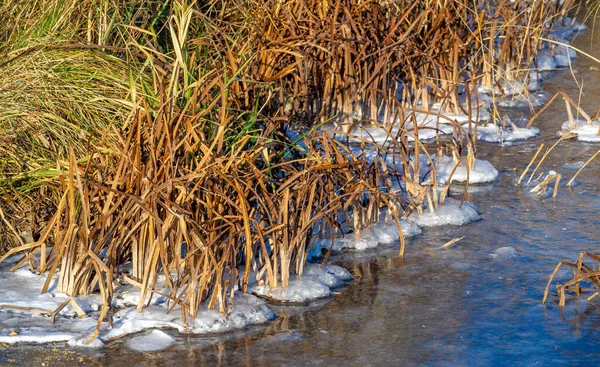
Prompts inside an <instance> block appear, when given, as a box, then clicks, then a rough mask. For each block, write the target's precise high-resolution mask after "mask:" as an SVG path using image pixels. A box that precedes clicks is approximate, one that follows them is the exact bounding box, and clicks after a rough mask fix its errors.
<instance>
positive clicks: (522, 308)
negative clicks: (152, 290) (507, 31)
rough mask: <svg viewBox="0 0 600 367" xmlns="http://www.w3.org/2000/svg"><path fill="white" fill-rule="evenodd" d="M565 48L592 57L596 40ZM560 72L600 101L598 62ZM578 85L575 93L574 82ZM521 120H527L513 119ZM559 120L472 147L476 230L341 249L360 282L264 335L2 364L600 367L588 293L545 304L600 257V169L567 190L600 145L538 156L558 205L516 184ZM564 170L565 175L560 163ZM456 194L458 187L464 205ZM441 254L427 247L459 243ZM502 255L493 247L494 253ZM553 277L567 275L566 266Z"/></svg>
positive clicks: (555, 114) (594, 167)
mask: <svg viewBox="0 0 600 367" xmlns="http://www.w3.org/2000/svg"><path fill="white" fill-rule="evenodd" d="M573 45H574V46H575V47H578V48H581V49H583V50H586V52H589V53H590V54H591V55H593V56H595V57H597V58H600V40H599V39H595V38H594V37H593V32H592V30H591V27H590V31H588V32H587V33H586V34H584V35H581V36H579V37H577V38H576V39H575V40H574V41H573ZM573 70H574V74H571V73H570V71H568V70H563V71H557V72H552V73H550V74H548V75H545V80H544V83H543V88H544V90H546V91H547V92H549V93H550V94H551V95H553V94H554V93H556V92H558V91H564V92H567V93H568V94H569V95H570V96H571V97H572V98H573V99H574V100H575V101H580V104H581V106H582V107H583V109H585V110H586V111H588V112H589V113H594V112H596V110H597V109H598V107H599V105H600V103H599V102H600V63H597V62H595V61H593V60H590V59H588V58H586V57H585V56H583V55H579V57H578V58H577V60H576V61H574V63H573ZM582 84H583V91H584V93H583V94H580V89H579V86H580V85H582ZM511 114H516V115H518V114H523V115H527V114H528V111H511ZM566 119H567V114H566V111H565V107H564V103H563V102H562V100H558V101H557V102H556V103H555V104H554V105H553V106H552V107H551V108H549V109H548V110H547V112H546V113H544V114H543V115H542V116H541V117H540V118H539V119H538V120H537V122H536V124H535V125H536V126H537V127H539V128H540V130H541V132H542V135H541V136H540V137H538V138H536V139H534V140H530V141H526V142H520V143H515V144H513V145H509V146H504V147H500V146H498V145H496V144H486V143H479V145H478V158H482V159H486V160H489V161H490V162H491V163H492V164H493V165H494V166H495V167H496V168H497V169H498V171H499V172H500V176H499V179H498V180H497V181H496V182H495V183H493V184H490V185H484V186H477V187H473V188H472V189H471V192H470V193H469V197H468V199H469V200H471V201H472V202H474V203H475V204H476V206H477V207H478V209H479V210H480V211H481V213H482V218H483V220H481V221H479V222H476V223H472V224H469V225H466V226H464V227H441V228H435V229H424V230H423V234H422V235H420V236H418V237H416V238H414V239H410V240H407V249H406V253H407V255H406V256H405V257H404V259H399V258H398V256H397V255H398V247H397V246H395V247H390V248H383V249H381V248H380V249H378V250H376V251H368V252H360V253H357V252H348V253H344V254H341V255H339V256H336V257H333V258H332V262H333V263H335V264H339V265H342V266H344V267H346V268H347V269H349V270H350V271H351V273H352V274H353V275H354V276H355V278H356V280H355V281H354V282H352V283H351V284H350V285H349V286H348V287H346V288H343V289H340V290H338V291H337V292H336V295H335V296H334V297H333V298H331V299H329V300H326V301H322V302H319V303H317V304H314V305H311V306H308V307H278V308H276V312H277V313H278V318H277V319H276V320H274V321H273V322H272V323H270V324H268V325H264V326H257V327H252V328H250V329H248V330H244V331H239V332H234V333H228V334H222V335H210V336H181V335H179V334H177V333H171V335H173V336H174V337H175V338H176V340H177V342H176V343H175V344H174V345H173V346H172V347H170V348H169V349H167V350H164V351H161V352H153V353H143V352H136V351H131V350H129V349H127V348H126V347H125V345H124V343H122V342H120V343H113V344H111V345H108V346H107V347H106V348H105V349H103V350H79V349H72V348H67V347H62V346H59V347H56V348H55V347H52V346H50V347H49V346H45V347H39V346H21V347H17V348H15V347H10V348H4V347H2V346H0V365H23V366H26V365H41V364H42V363H45V365H48V366H54V365H63V366H68V365H82V364H85V365H115V366H194V365H210V366H280V365H289V366H304V365H307V366H346V365H349V366H365V365H367V366H403V365H435V366H459V365H469V366H473V365H523V366H531V365H540V366H548V365H584V364H585V365H594V364H598V363H600V314H599V312H600V310H599V308H600V301H598V300H596V301H591V302H588V301H586V300H585V296H583V297H581V299H577V298H576V297H574V296H569V297H568V298H567V305H566V307H564V309H561V308H560V307H558V305H557V299H556V296H555V294H556V292H555V291H554V287H552V288H551V296H550V299H549V302H547V303H546V304H545V305H542V303H541V300H542V296H543V292H544V288H545V286H546V282H547V280H548V276H549V275H550V273H551V272H552V270H553V268H554V267H555V265H556V264H557V262H558V261H559V260H571V261H574V260H576V258H577V256H578V254H579V252H580V251H596V252H597V251H599V250H600V226H599V219H600V218H599V213H600V186H599V178H600V161H594V162H592V163H591V164H590V165H589V166H588V167H587V168H586V169H585V170H584V171H583V172H582V174H581V175H580V176H579V177H578V179H577V181H578V182H579V184H578V185H576V186H575V187H572V188H568V187H566V186H565V185H564V183H566V182H567V181H568V180H569V179H570V178H571V177H572V176H573V175H574V174H575V172H576V171H577V170H576V169H573V168H572V167H571V166H569V165H567V164H569V163H573V162H579V161H586V160H587V159H588V158H589V157H591V156H592V155H593V154H594V153H595V152H596V151H597V150H598V149H599V148H600V146H599V145H592V144H586V143H581V142H577V141H575V140H570V141H566V142H564V143H561V144H560V145H558V146H557V148H556V149H555V150H554V151H553V152H552V153H551V154H550V155H549V156H548V158H547V160H546V161H545V163H544V164H543V165H542V166H541V167H540V170H541V171H544V172H548V171H549V170H554V171H556V172H558V173H560V174H561V175H562V176H563V180H562V184H561V187H560V189H559V193H558V196H557V198H555V199H553V198H551V197H543V196H538V195H534V194H531V193H529V188H524V187H519V186H517V185H516V184H515V183H516V180H517V179H518V177H519V175H520V173H521V172H522V170H523V169H524V167H525V166H526V165H527V164H528V163H529V160H530V159H531V158H532V157H533V154H534V153H535V151H536V150H537V148H538V146H539V144H540V143H544V144H545V145H546V146H549V145H552V144H553V143H554V142H555V141H556V140H557V137H556V133H557V132H558V131H559V130H560V126H561V125H562V123H563V122H564V121H565V120H566ZM565 165H567V166H565ZM462 189H463V188H462V187H460V186H457V187H454V188H453V191H454V194H455V195H460V190H462ZM463 236H464V239H462V240H461V241H459V242H458V243H456V244H454V245H453V246H451V247H450V248H449V249H446V250H439V249H436V248H438V247H440V246H442V245H443V244H445V243H446V242H448V241H449V240H451V239H454V238H457V237H463ZM499 249H500V250H499ZM564 269H565V270H562V271H561V272H559V273H558V275H557V279H558V280H559V281H563V282H564V281H565V280H567V279H569V278H570V276H572V271H570V270H569V269H567V268H564Z"/></svg>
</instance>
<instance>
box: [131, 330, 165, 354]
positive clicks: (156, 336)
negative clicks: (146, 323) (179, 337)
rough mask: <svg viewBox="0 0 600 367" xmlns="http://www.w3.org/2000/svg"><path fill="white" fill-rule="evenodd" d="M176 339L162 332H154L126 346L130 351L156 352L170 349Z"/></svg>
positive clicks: (139, 337) (135, 339)
mask: <svg viewBox="0 0 600 367" xmlns="http://www.w3.org/2000/svg"><path fill="white" fill-rule="evenodd" d="M174 342H175V339H173V337H171V336H170V335H169V334H167V333H165V332H164V331H161V330H152V332H151V333H150V334H147V335H142V336H136V337H134V338H132V339H130V340H128V341H127V342H126V343H125V344H126V345H127V347H128V348H129V349H133V350H136V351H138V352H155V351H157V350H163V349H167V348H168V347H170V346H171V345H172V344H173V343H174Z"/></svg>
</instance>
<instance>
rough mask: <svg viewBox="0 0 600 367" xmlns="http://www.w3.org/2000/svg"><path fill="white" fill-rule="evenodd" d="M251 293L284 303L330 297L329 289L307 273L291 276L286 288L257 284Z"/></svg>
mask: <svg viewBox="0 0 600 367" xmlns="http://www.w3.org/2000/svg"><path fill="white" fill-rule="evenodd" d="M251 292H252V293H253V294H256V295H259V296H263V297H267V298H271V299H274V300H276V301H280V302H284V303H306V302H311V301H315V300H318V299H321V298H327V297H331V290H330V289H329V287H328V286H326V285H325V284H323V283H321V282H320V281H319V280H318V279H316V278H314V277H312V276H309V275H302V276H299V275H296V276H291V277H290V280H289V282H288V287H287V288H285V289H284V288H282V287H281V286H279V287H277V288H271V287H269V286H266V285H258V286H255V287H253V288H252V289H251Z"/></svg>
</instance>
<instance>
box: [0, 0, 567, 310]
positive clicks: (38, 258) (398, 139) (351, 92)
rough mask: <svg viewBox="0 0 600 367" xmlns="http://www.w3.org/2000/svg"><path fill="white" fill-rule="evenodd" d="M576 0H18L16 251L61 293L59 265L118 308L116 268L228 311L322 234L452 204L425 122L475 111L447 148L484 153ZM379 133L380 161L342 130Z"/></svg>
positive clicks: (0, 99)
mask: <svg viewBox="0 0 600 367" xmlns="http://www.w3.org/2000/svg"><path fill="white" fill-rule="evenodd" d="M568 5H569V2H566V4H565V5H564V6H565V7H566V6H568ZM561 9H562V8H560V7H558V6H556V5H552V4H551V2H547V1H542V2H540V1H517V2H511V1H479V2H475V3H473V2H471V1H465V0H460V1H459V0H457V1H451V2H439V1H433V0H427V1H418V2H409V1H388V2H384V1H373V0H344V1H332V0H323V1H312V2H311V1H308V2H307V1H302V0H297V1H296V0H294V1H285V2H282V1H275V0H272V1H264V2H255V1H241V2H239V1H236V2H233V1H227V0H213V1H209V2H203V3H201V4H200V3H198V2H187V1H162V2H160V1H142V2H133V1H126V0H114V1H107V2H101V4H100V2H98V1H94V0H86V1H82V2H70V3H69V2H58V1H55V0H39V1H35V2H33V3H32V2H23V1H7V2H4V3H2V5H1V6H0V15H4V16H5V19H10V20H11V21H12V22H15V24H17V25H18V26H17V27H15V28H8V27H7V26H6V25H5V26H0V39H1V40H2V43H1V44H0V50H2V53H3V55H1V56H0V134H1V135H0V151H1V152H2V159H0V163H1V164H2V166H1V167H0V169H1V172H2V175H3V177H2V186H1V187H2V189H1V191H0V192H1V193H2V199H1V200H2V208H3V210H4V213H6V214H7V215H6V216H3V218H2V219H3V221H2V227H1V229H2V233H3V238H9V237H10V239H11V241H12V242H13V243H14V244H15V247H13V248H12V249H11V250H9V251H8V252H7V253H6V255H5V256H4V257H3V259H4V258H6V257H7V256H11V255H14V254H22V255H23V258H22V259H21V261H20V262H19V263H18V264H17V265H18V266H20V265H22V264H24V263H29V265H30V267H31V268H32V269H35V270H36V271H38V272H39V273H47V277H48V278H47V279H48V282H47V283H46V287H47V286H48V284H49V282H50V280H51V279H52V278H53V277H55V276H56V277H58V284H59V288H58V290H59V291H62V292H65V293H67V294H69V295H71V296H77V295H82V294H88V293H92V292H100V293H101V294H102V299H103V304H104V305H103V307H102V312H101V313H102V315H101V317H100V322H101V321H102V320H103V319H104V316H105V315H107V314H109V313H110V307H111V301H112V292H113V289H114V287H115V286H116V285H117V284H118V282H126V283H129V284H132V285H134V286H136V287H138V288H139V289H140V291H141V292H142V297H141V300H142V301H141V303H140V304H139V306H138V309H141V308H142V307H143V306H144V304H143V300H144V299H145V297H144V295H145V294H146V293H152V292H157V290H156V289H157V288H158V285H157V284H156V283H157V275H158V274H159V273H162V274H164V275H165V278H166V281H165V284H161V287H166V288H168V289H169V290H170V292H169V294H167V295H166V296H167V297H168V298H169V299H170V304H171V307H172V308H173V307H175V306H180V307H181V309H182V312H183V313H184V314H185V315H187V316H189V317H195V315H196V313H197V312H198V310H199V307H201V304H203V303H205V304H206V305H207V307H209V308H214V307H217V306H218V307H219V310H220V311H221V312H226V310H227V308H228V304H229V303H230V302H231V299H232V296H233V292H234V291H235V289H239V290H242V291H245V290H246V288H247V284H248V280H249V277H250V275H251V273H252V274H253V275H254V276H256V277H257V278H258V280H261V281H264V282H265V283H266V284H269V285H270V286H271V287H277V286H283V287H286V286H287V282H288V277H289V275H290V274H291V273H297V274H301V273H302V271H303V265H304V263H305V259H306V255H307V251H308V250H309V248H310V246H311V243H312V241H314V238H315V236H317V235H318V234H324V235H333V234H335V233H336V231H337V230H338V229H339V228H340V227H341V224H343V223H345V224H347V225H348V226H349V227H350V228H352V230H354V231H360V230H361V229H363V228H365V227H368V226H369V225H371V224H372V223H375V222H378V221H384V220H386V221H392V222H394V223H396V225H397V226H398V230H399V231H401V223H400V218H401V217H402V216H404V215H406V214H407V213H409V212H410V211H413V210H417V211H422V210H423V208H424V207H429V209H433V207H434V206H435V205H437V203H438V201H441V202H443V199H444V197H445V194H446V192H447V187H448V185H449V182H450V180H448V184H447V185H446V188H445V189H442V190H441V193H440V192H438V190H439V189H438V185H437V183H436V178H435V172H432V173H431V174H430V175H429V177H430V179H428V181H427V182H423V180H422V178H421V175H420V174H419V173H420V172H419V170H420V168H419V159H418V157H419V156H420V155H421V154H425V155H427V156H429V154H428V153H427V150H426V149H425V146H424V145H422V144H421V143H420V142H419V140H418V134H419V129H418V124H417V123H416V122H417V121H416V114H417V113H425V114H433V115H435V116H438V124H439V120H443V119H444V113H445V112H452V113H454V114H458V113H461V112H462V113H465V114H467V115H468V116H469V120H470V123H471V125H472V126H470V127H469V128H468V129H466V130H465V128H464V127H462V126H461V125H460V124H458V123H457V122H455V121H454V122H452V124H453V127H454V128H453V132H452V136H450V138H451V139H449V141H450V143H449V146H451V149H452V151H453V153H454V155H455V156H456V158H457V160H458V161H463V160H464V161H465V162H466V165H467V166H468V167H471V166H472V164H473V161H474V154H475V151H476V147H475V144H474V138H473V136H475V135H474V134H473V129H476V122H477V120H478V119H477V114H478V111H479V108H478V106H479V103H478V99H477V89H478V88H480V89H481V88H483V89H484V90H491V93H494V94H498V93H499V94H507V93H509V91H508V90H507V89H508V87H507V86H508V85H510V83H514V82H518V83H522V84H524V85H527V83H529V78H531V75H530V73H529V70H528V68H529V65H530V63H531V61H532V57H533V56H534V54H535V52H536V50H537V48H539V37H540V36H542V35H544V34H545V32H546V31H547V29H546V28H545V27H544V23H545V22H546V21H549V20H551V19H552V17H553V16H554V15H556V14H558V12H559V11H560V10H561ZM11 21H6V22H4V23H5V24H10V23H11ZM21 65H25V67H23V66H21ZM434 103H437V104H438V106H440V107H439V108H437V109H436V110H433V108H432V106H433V104H434ZM473 114H475V115H473ZM330 122H331V123H333V129H329V130H328V129H322V127H323V125H326V124H329V123H330ZM408 123H412V127H411V128H410V129H409V128H406V129H405V128H404V127H405V126H408V125H407V124H408ZM373 125H377V126H382V127H384V128H385V129H386V131H388V132H389V140H388V141H387V143H386V144H385V145H377V144H373V143H372V142H369V141H368V139H363V141H362V142H361V144H362V147H363V148H365V147H366V146H367V144H369V149H372V150H375V151H376V152H377V154H375V156H374V157H371V158H370V159H367V157H366V156H365V154H364V153H355V152H356V150H351V149H350V148H349V147H348V145H347V143H346V139H345V138H348V137H350V136H351V135H352V130H353V129H354V128H357V127H358V128H361V127H365V126H373ZM392 127H398V128H397V129H396V130H394V129H392ZM411 135H412V136H413V138H414V140H415V142H414V143H410V140H409V137H410V136H411ZM294 136H296V137H294ZM438 138H439V136H438ZM440 151H441V150H440ZM390 155H391V156H394V157H395V158H396V159H397V162H398V164H396V165H394V166H393V167H390V165H389V164H388V163H387V161H386V159H385V158H386V156H390ZM393 182H402V183H403V186H402V187H403V190H400V191H394V190H393V189H392V186H393ZM382 208H389V209H390V210H389V211H387V213H389V214H388V215H387V216H385V217H382V216H381V209H382ZM44 210H45V211H46V212H45V213H44V212H43V211H44ZM11 223H13V224H15V225H16V226H15V225H13V224H11ZM27 230H29V231H30V232H31V237H32V240H31V241H24V240H23V238H22V237H23V236H22V233H23V231H27ZM400 242H401V250H400V252H401V254H402V253H403V252H404V242H403V239H402V237H401V241H400ZM42 291H43V290H42ZM172 308H171V309H172Z"/></svg>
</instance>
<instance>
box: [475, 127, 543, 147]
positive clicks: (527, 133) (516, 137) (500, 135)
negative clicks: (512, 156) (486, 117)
mask: <svg viewBox="0 0 600 367" xmlns="http://www.w3.org/2000/svg"><path fill="white" fill-rule="evenodd" d="M539 134H540V129H538V128H537V127H533V126H532V127H530V128H526V127H517V128H515V127H513V126H500V125H494V124H488V125H486V126H477V139H479V140H482V141H487V142H490V143H502V142H513V141H522V140H527V139H531V138H534V137H536V136H538V135H539Z"/></svg>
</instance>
